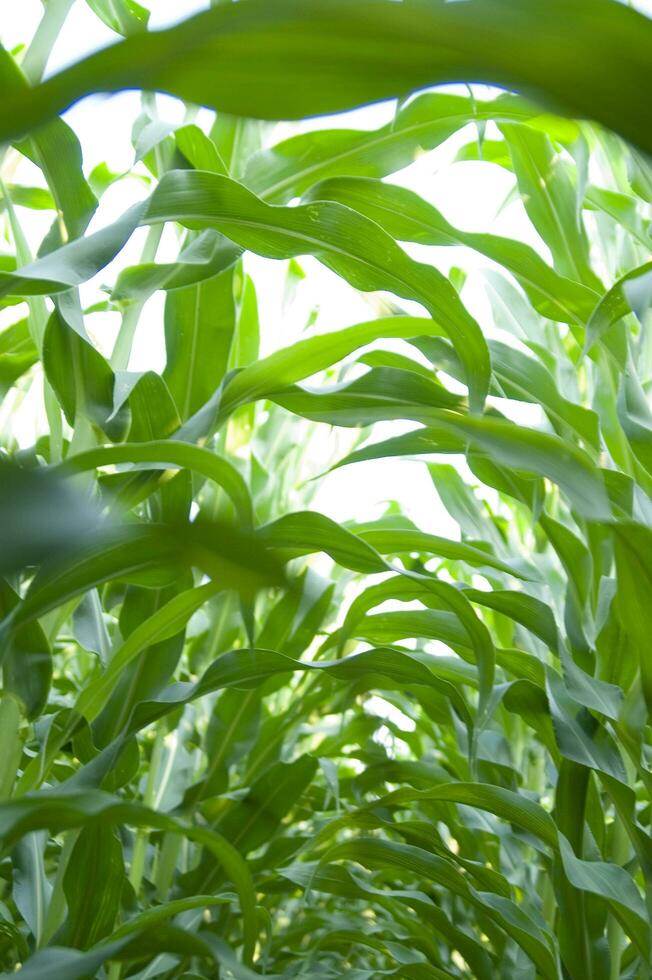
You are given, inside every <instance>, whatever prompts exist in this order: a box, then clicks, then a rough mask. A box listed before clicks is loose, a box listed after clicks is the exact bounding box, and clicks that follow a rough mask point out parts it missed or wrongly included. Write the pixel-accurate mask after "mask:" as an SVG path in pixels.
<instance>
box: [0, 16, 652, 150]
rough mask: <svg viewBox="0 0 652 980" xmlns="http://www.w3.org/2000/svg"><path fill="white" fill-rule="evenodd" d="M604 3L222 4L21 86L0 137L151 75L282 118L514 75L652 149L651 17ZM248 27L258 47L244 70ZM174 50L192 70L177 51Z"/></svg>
mask: <svg viewBox="0 0 652 980" xmlns="http://www.w3.org/2000/svg"><path fill="white" fill-rule="evenodd" d="M598 3H599V6H598V8H597V12H596V7H595V4H590V5H589V4H587V3H586V2H585V0H571V2H568V0H567V2H564V3H561V2H560V0H546V3H545V4H543V5H537V6H536V7H532V5H531V4H530V3H527V2H520V0H519V2H518V3H517V4H514V3H513V2H512V0H509V2H507V0H476V2H473V3H470V4H462V5H461V6H457V5H455V4H444V5H437V6H435V7H430V6H424V5H421V4H419V3H416V4H412V3H411V4H409V5H408V6H400V7H393V6H392V5H391V4H389V3H383V2H381V0H375V2H362V0H360V2H356V3H355V4H354V5H352V4H351V3H350V2H347V3H343V4H342V3H338V2H333V0H328V2H327V3H323V2H318V0H312V2H311V4H310V7H309V8H306V7H305V6H304V5H303V4H298V3H297V2H295V0H284V2H283V3H282V4H275V5H274V10H273V12H270V9H269V7H268V5H267V4H266V3H264V2H255V0H249V2H247V3H245V4H244V6H242V7H241V6H233V7H232V6H231V5H230V4H224V5H219V6H217V7H215V8H214V9H213V10H211V11H207V12H206V13H203V14H199V15H198V16H196V17H193V18H191V19H190V20H188V21H186V22H185V23H182V24H181V25H179V26H177V27H175V28H171V29H170V30H168V31H161V32H157V33H152V34H144V35H138V36H136V37H132V38H129V39H127V40H126V41H122V42H120V43H119V44H116V45H114V46H113V47H112V48H109V49H106V50H104V51H101V52H98V53H97V54H95V55H91V56H90V57H89V58H87V59H86V60H85V61H82V62H80V63H78V64H77V65H73V66H71V67H70V68H68V69H66V70H64V71H63V72H61V73H60V74H59V75H55V76H54V77H53V78H51V79H49V80H48V81H47V82H44V83H42V84H41V85H40V86H38V87H37V88H36V89H35V90H34V91H32V92H29V93H27V94H24V95H23V94H22V93H16V94H15V95H14V96H13V97H12V98H10V99H8V100H7V101H6V103H5V105H4V106H3V108H2V113H1V114H0V139H2V140H6V139H7V138H8V137H11V136H14V135H16V133H17V131H18V132H21V131H25V129H33V128H35V127H36V126H37V125H38V124H39V123H42V122H44V121H46V120H47V119H48V118H51V117H52V116H53V115H55V114H57V113H59V112H61V111H63V110H64V109H65V108H67V107H68V106H70V105H71V104H72V103H73V102H75V101H76V100H77V99H79V98H81V97H83V96H84V95H86V94H88V93H90V92H93V91H116V90H119V89H122V88H138V87H145V86H146V87H148V88H150V89H158V90H160V91H165V92H167V93H169V94H170V95H176V96H178V97H180V98H182V99H186V100H188V101H190V102H196V103H203V104H208V105H212V106H214V107H219V108H220V109H222V110H224V111H226V112H231V113H233V114H234V115H241V116H257V117H259V118H272V119H279V118H281V119H287V118H299V117H301V116H304V115H309V114H313V115H314V114H319V113H326V112H336V111H338V110H341V109H345V108H350V107H352V106H355V105H360V104H362V103H365V102H372V101H378V100H380V99H386V98H390V97H395V96H400V95H406V94H407V93H408V92H410V91H412V90H414V89H417V88H421V87H424V86H427V85H435V84H439V83H442V82H452V81H460V80H468V79H473V81H479V82H486V83H490V84H493V85H499V86H503V87H509V88H513V89H517V90H519V91H521V92H523V93H525V94H530V95H533V96H534V97H536V98H538V99H542V100H545V101H546V102H547V104H548V105H552V106H553V107H554V108H559V107H561V108H562V109H563V110H565V111H566V112H567V113H568V114H569V115H574V116H593V117H595V118H596V119H597V121H599V122H601V123H603V124H605V125H606V126H608V127H611V128H612V129H614V130H615V131H617V132H619V133H620V134H621V135H623V136H625V137H626V138H628V139H630V140H631V141H632V142H634V143H635V144H637V145H638V146H640V148H641V149H643V150H647V151H649V150H650V149H652V147H651V146H650V144H649V142H648V141H646V138H645V135H644V134H645V133H646V132H647V131H648V129H649V126H648V123H649V117H648V115H647V114H646V107H645V106H644V105H643V106H641V104H640V100H639V99H638V93H639V92H641V91H646V89H647V83H648V82H649V61H648V56H647V55H648V46H649V36H650V30H651V28H650V26H649V24H648V21H647V20H646V18H645V17H644V16H642V15H639V14H637V13H635V12H634V11H633V10H629V9H623V8H622V7H621V5H619V4H617V3H613V2H610V0H598ZM569 31H570V35H569ZM488 32H489V33H490V36H491V38H492V43H491V44H487V35H488ZM569 36H570V37H572V39H573V44H572V46H571V50H570V51H569V49H568V38H569ZM362 37H364V39H365V43H364V45H363V46H361V45H360V39H361V38H362ZM252 38H256V44H257V48H256V51H257V58H256V61H255V65H254V66H250V68H249V70H248V71H247V72H243V71H242V65H243V64H244V63H245V62H246V61H247V53H248V52H250V51H251V45H252V43H253V42H252ZM460 38H463V39H464V44H462V43H461V41H460ZM335 45H337V47H336V48H335ZM388 47H389V50H390V51H391V57H390V58H388V57H387V51H388ZM335 49H336V50H337V54H338V56H337V57H336V58H333V56H332V52H333V50H335ZM179 50H183V51H184V52H185V60H184V64H185V65H186V66H187V67H186V69H185V70H184V71H179V70H178V69H177V67H176V62H175V61H174V59H173V58H172V57H171V54H172V52H174V51H179ZM352 51H353V52H355V58H351V56H350V52H352ZM325 52H328V57H325V56H324V54H325ZM515 52H517V53H518V57H516V58H515ZM603 62H609V63H610V64H611V65H612V66H613V71H614V73H615V74H616V75H617V76H618V77H619V78H620V79H621V84H620V86H619V87H618V90H615V89H614V88H613V86H612V85H611V84H610V80H609V79H608V78H607V77H604V76H600V75H598V76H596V75H595V74H593V73H590V72H588V71H587V70H586V66H587V65H591V64H596V63H603ZM216 65H219V71H216V70H215V66H216ZM288 65H292V68H293V70H292V71H291V72H289V71H288ZM254 69H255V70H254Z"/></svg>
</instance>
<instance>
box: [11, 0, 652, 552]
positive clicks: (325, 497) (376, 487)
mask: <svg viewBox="0 0 652 980" xmlns="http://www.w3.org/2000/svg"><path fill="white" fill-rule="evenodd" d="M145 3H146V5H147V6H148V7H149V8H150V9H151V19H150V27H151V28H159V27H164V26H167V25H169V24H170V23H173V22H174V21H177V20H180V19H183V18H184V17H186V16H188V15H189V14H191V13H195V12H197V11H199V10H201V9H204V8H205V7H206V6H207V5H208V4H207V3H205V2H201V0H145ZM637 6H639V7H641V8H643V9H645V10H646V12H649V13H651V14H652V0H641V2H640V3H638V4H637ZM3 7H4V10H3ZM41 12H42V6H41V3H40V0H5V2H4V4H0V38H1V40H2V43H3V44H4V45H5V46H6V47H7V48H10V49H11V48H13V47H14V46H15V45H17V44H19V43H24V42H28V41H29V40H30V39H31V36H32V34H33V32H34V29H35V28H36V25H37V24H38V21H39V18H40V15H41ZM116 39H117V38H116V35H115V34H113V33H112V32H111V31H110V30H109V29H108V28H107V27H105V26H104V24H102V22H101V21H100V20H99V18H98V17H97V16H96V15H95V14H93V12H92V11H91V10H90V9H89V8H88V7H87V5H86V3H85V2H83V0H77V2H76V3H75V5H74V7H73V9H72V12H71V14H70V16H69V17H68V20H67V22H66V25H65V27H64V30H63V32H62V34H61V35H60V37H59V39H58V42H57V45H56V47H55V49H54V51H53V54H52V57H51V59H50V62H49V64H48V70H47V73H48V74H50V73H52V72H54V71H56V70H58V69H60V68H62V67H64V66H65V65H67V64H69V63H70V62H72V61H76V60H78V59H79V58H81V57H82V56H84V55H86V54H88V53H89V52H91V51H93V50H95V49H97V48H100V47H103V46H105V45H107V44H110V43H112V42H114V41H115V40H116ZM479 94H480V93H479ZM158 105H159V112H160V115H161V116H162V118H164V119H165V120H169V121H171V122H180V121H181V116H182V114H183V109H182V107H181V106H180V104H179V103H175V101H174V100H172V99H169V98H167V97H159V100H158ZM139 111H140V99H139V95H138V94H137V93H122V94H119V95H117V96H112V97H110V98H107V97H103V96H102V97H100V96H96V97H92V98H89V99H86V100H85V101H84V102H82V103H80V104H78V105H77V106H75V107H73V108H72V109H71V110H70V111H69V112H68V113H66V115H65V117H64V118H66V120H67V121H68V123H69V124H70V125H71V126H72V127H73V129H74V130H75V132H76V133H77V135H78V137H79V139H80V141H81V145H82V149H83V153H84V170H85V172H86V173H87V174H88V173H89V172H90V171H91V170H92V169H93V167H95V166H96V165H97V164H98V163H100V162H102V161H106V162H107V163H108V165H109V168H110V169H111V170H114V171H117V172H123V171H125V170H127V169H128V168H129V167H131V165H132V163H133V148H132V145H131V127H132V125H133V122H134V120H135V119H136V117H137V116H138V114H139ZM393 111H394V106H393V104H392V105H388V104H385V105H380V106H374V107H370V108H367V109H363V110H358V111H356V112H354V113H349V114H346V115H345V116H339V117H337V123H336V125H337V126H339V127H341V126H349V125H351V126H355V127H356V128H375V127H377V126H379V125H382V124H383V123H384V122H386V121H387V120H389V119H391V117H392V114H393ZM210 118H211V116H210V115H209V114H208V113H206V112H205V111H202V112H201V113H200V115H199V117H198V119H197V120H196V121H197V122H198V123H199V124H200V125H201V124H203V122H204V121H205V120H210ZM329 125H333V119H332V118H330V119H327V118H323V119H320V120H308V121H306V122H303V123H300V124H292V126H289V125H286V124H282V125H280V126H279V127H278V128H277V131H276V133H275V136H274V140H273V141H276V140H277V139H280V138H283V137H284V136H286V135H289V134H290V133H292V132H296V131H297V129H298V128H301V129H310V128H313V129H314V128H317V127H318V126H319V127H321V126H329ZM472 136H473V131H472V130H470V129H469V130H467V131H466V132H465V134H464V136H461V135H460V134H458V135H457V136H456V137H454V138H453V139H452V140H449V141H448V142H447V143H446V144H445V146H444V147H443V148H441V149H440V150H438V151H435V152H434V153H431V154H426V155H424V156H423V157H421V158H420V159H418V160H417V161H416V162H415V163H414V164H413V165H412V166H411V167H409V168H408V169H407V170H405V171H403V172H401V173H400V174H397V175H395V176H393V177H392V178H391V180H392V181H393V182H395V183H400V184H404V185H406V186H409V187H411V188H412V189H413V190H416V191H417V192H418V193H419V194H421V195H422V196H423V197H424V198H425V199H426V200H428V201H430V202H432V203H433V204H434V205H435V206H436V207H437V208H438V209H439V210H440V211H441V212H442V213H443V214H444V215H445V217H446V218H447V219H448V220H449V221H451V223H452V224H454V225H457V226H458V227H460V228H463V229H467V230H473V231H481V230H482V231H491V232H493V233H495V234H503V235H507V236H510V237H513V238H518V239H520V240H521V241H526V242H528V243H529V244H531V245H533V246H534V247H535V248H537V249H538V250H539V251H540V252H541V254H542V255H543V256H544V257H545V258H549V256H548V255H547V252H546V248H545V246H544V245H543V244H542V243H541V242H540V240H539V239H538V237H537V235H536V233H535V232H534V231H533V229H532V228H531V226H530V224H529V222H528V221H527V219H526V217H525V212H524V210H523V208H522V205H521V204H520V203H519V202H513V203H510V204H509V206H508V207H506V208H505V209H504V210H501V206H502V205H503V202H504V201H505V198H506V196H507V194H508V193H509V191H510V189H511V187H512V185H513V178H512V177H511V175H510V174H508V173H507V172H506V171H503V170H502V169H501V168H500V167H496V166H492V165H491V164H485V163H474V162H465V163H455V164H453V163H452V160H453V157H454V154H455V151H456V150H457V148H458V147H459V146H460V145H463V144H464V143H466V142H468V141H469V140H470V139H471V138H472ZM37 174H38V171H36V169H35V168H31V167H30V165H29V164H27V163H26V164H24V165H23V166H22V168H21V170H20V171H19V172H18V174H17V175H16V177H15V178H14V179H15V180H16V182H19V183H35V182H36V180H37V176H36V175H37ZM146 192H147V189H146V187H145V185H144V184H142V183H140V182H138V181H136V180H125V181H120V182H118V183H117V184H116V185H113V186H112V187H111V188H109V190H108V191H107V192H106V194H105V195H104V197H103V199H102V203H101V206H100V208H99V209H98V212H97V214H96V216H95V217H94V219H93V222H92V225H91V228H90V229H89V230H96V229H97V228H99V227H102V226H103V225H106V224H108V223H110V222H111V221H113V220H115V218H116V217H117V216H118V215H119V214H120V213H121V212H122V211H124V210H125V209H126V208H127V207H129V205H130V204H132V203H133V202H134V201H135V200H137V199H139V198H141V197H143V196H144V194H145V193H146ZM20 219H21V222H22V223H23V224H24V228H25V230H26V232H27V235H28V238H29V240H30V244H31V246H32V248H34V249H35V248H36V247H37V246H38V243H39V241H40V239H41V237H42V236H43V235H44V234H45V232H46V230H47V228H48V226H49V223H50V220H51V215H49V214H48V213H47V212H46V213H44V214H40V213H38V212H30V211H27V210H26V209H20ZM144 234H145V230H144V229H141V230H139V232H137V233H136V235H134V236H133V239H132V240H131V241H130V242H129V243H128V245H127V247H126V248H125V249H124V250H123V252H122V253H121V254H120V256H119V257H118V258H117V259H116V260H115V262H114V263H112V265H111V266H110V267H108V268H107V269H105V270H103V272H102V273H101V274H100V275H99V276H98V277H97V278H96V280H94V281H93V282H92V283H89V284H87V285H86V286H85V287H83V290H82V302H83V303H84V304H90V303H92V302H95V301H97V299H98V298H102V294H101V293H98V288H99V286H101V285H102V284H103V283H106V282H113V281H114V277H115V274H116V273H117V271H118V270H119V269H120V268H122V267H124V266H126V265H130V264H133V263H136V262H138V260H139V256H140V250H141V248H142V243H143V237H144ZM166 246H167V250H166ZM405 247H406V250H407V251H409V252H410V253H411V254H413V255H414V256H415V257H418V258H419V259H420V260H421V261H427V262H431V263H433V264H435V265H437V267H438V268H440V269H441V271H442V272H444V273H448V271H449V269H450V267H451V265H461V266H463V267H464V269H465V270H466V271H467V272H468V279H467V283H466V285H465V288H464V291H463V299H464V302H465V303H466V305H467V307H468V308H469V310H470V312H471V313H473V315H475V316H476V318H477V319H478V320H479V322H480V323H481V325H482V327H483V329H485V331H486V332H489V333H490V332H492V330H491V317H490V312H489V305H488V302H487V299H486V296H485V292H484V284H483V277H482V269H483V268H487V267H490V263H488V261H487V260H486V259H484V258H482V257H480V256H476V255H475V254H474V253H472V252H470V250H462V249H459V248H437V249H433V248H428V247H425V246H422V247H419V246H409V245H408V246H405ZM177 250H178V246H177V244H176V242H175V241H174V236H173V235H172V234H171V233H170V235H169V236H164V239H163V243H162V248H161V250H160V251H159V254H158V259H159V260H166V259H168V258H170V259H172V258H174V257H175V256H176V252H177ZM167 252H169V254H167ZM247 264H248V268H249V271H250V272H252V274H253V276H254V280H255V282H256V284H257V286H258V294H259V308H260V313H261V327H262V336H263V353H268V352H269V351H270V350H273V349H275V348H277V347H282V346H285V345H287V344H289V343H291V342H292V341H293V340H295V339H296V338H297V337H298V336H299V335H300V334H301V331H302V329H303V326H304V324H305V321H306V318H307V315H308V314H309V313H310V311H311V309H312V308H314V307H315V306H317V307H318V308H319V316H318V319H317V322H316V324H315V326H314V327H313V328H312V332H317V331H319V332H325V331H329V330H333V329H337V328H340V327H343V326H348V325H350V324H353V323H356V322H360V321H363V320H369V319H372V318H373V317H374V316H375V315H377V309H375V308H374V305H373V304H374V300H373V297H372V298H370V297H365V296H363V295H362V294H359V293H356V292H355V291H354V290H353V289H351V288H350V287H349V286H348V285H347V284H346V283H344V282H343V281H342V280H340V279H338V277H337V276H335V275H334V274H333V273H331V272H329V271H328V270H326V269H324V268H323V267H322V266H320V265H319V263H317V262H316V261H315V260H314V259H311V258H307V259H301V260H300V264H301V265H302V267H303V269H304V270H305V272H306V273H307V276H306V279H305V280H303V282H302V283H301V284H300V285H299V287H298V290H297V294H296V297H295V301H294V303H293V305H292V307H291V309H290V310H289V311H288V310H285V311H282V310H281V306H282V300H283V293H284V288H285V264H282V263H276V262H273V261H272V260H266V259H261V258H258V257H255V256H251V257H248V258H247ZM163 305H164V294H163V293H160V292H159V293H157V294H156V295H155V296H154V297H153V298H152V299H151V300H150V301H149V302H148V303H147V305H146V307H145V310H144V311H143V315H142V317H141V321H140V324H139V329H138V334H137V337H136V343H135V345H134V351H133V355H132V360H131V362H130V369H131V370H145V369H154V370H161V369H162V368H163V366H164V363H165V353H164V346H163ZM402 305H403V306H405V307H406V308H408V309H409V310H410V311H414V312H421V311H420V308H419V307H418V306H417V304H408V303H402ZM15 310H16V308H14V312H11V311H5V313H3V314H1V315H0V325H1V326H4V325H5V324H6V323H8V322H11V321H12V320H14V319H16V318H17V316H16V312H15ZM118 324H119V317H118V315H117V314H100V315H94V316H92V317H89V318H87V329H89V332H90V333H91V335H92V337H93V339H94V340H95V342H96V343H97V344H98V346H99V347H100V349H102V351H103V352H104V353H105V354H108V353H109V352H110V350H111V346H112V343H113V339H114V337H115V332H116V330H117V326H118ZM383 346H385V347H386V348H387V347H389V346H390V344H388V343H385V344H383ZM397 349H399V348H397ZM410 354H411V356H415V355H414V351H413V350H412V349H411V348H410ZM528 408H529V406H524V405H522V404H521V405H519V408H518V411H519V418H520V419H521V420H526V419H527V418H528V417H529V418H533V419H535V418H536V417H537V416H536V414H534V415H532V414H531V413H530V414H529V415H528V412H527V411H525V410H526V409H528ZM3 415H4V413H3ZM23 418H26V419H27V422H26V423H23V424H22V425H21V426H20V427H17V428H16V429H15V432H16V436H17V438H18V439H19V441H20V443H21V444H22V445H31V444H33V442H34V439H35V436H36V431H35V429H36V426H37V424H38V420H37V419H36V417H35V413H32V415H31V418H30V416H29V413H27V414H24V413H23ZM8 421H9V420H6V419H5V418H4V417H3V418H2V420H1V421H0V424H2V425H3V426H4V425H6V424H7V422H8ZM40 424H41V425H42V422H41V423H40ZM410 427H411V426H410ZM403 428H406V426H404V427H403ZM347 431H348V430H345V431H344V433H343V436H342V431H341V430H340V434H339V436H338V435H337V433H336V430H332V429H330V428H329V427H328V426H319V436H320V438H319V439H318V440H317V441H316V442H315V444H314V445H313V446H311V448H310V450H309V452H308V453H307V457H306V475H313V474H316V473H318V472H319V471H320V469H322V468H323V462H324V459H325V458H327V457H328V456H329V455H330V454H331V452H332V448H333V444H332V440H333V439H336V438H338V439H342V437H343V438H344V440H345V441H344V443H343V446H344V447H346V444H347V442H346V440H347ZM396 432H397V428H396V425H395V424H393V423H386V424H384V425H380V426H377V427H376V430H375V432H374V441H375V440H376V439H380V438H384V437H386V436H388V435H393V434H396ZM337 455H343V451H342V452H340V453H338V454H337ZM447 461H449V462H452V461H453V457H448V458H447ZM390 499H396V500H399V501H400V503H401V505H402V508H403V510H404V511H405V512H406V513H407V514H408V515H409V516H410V517H411V518H412V519H413V520H415V521H416V523H417V524H418V525H419V526H420V527H422V528H423V529H424V530H427V531H431V532H434V533H439V534H445V535H449V536H453V537H455V536H457V532H456V528H455V526H454V525H453V522H452V521H451V520H450V518H449V517H448V515H447V514H446V513H445V511H444V510H443V507H442V506H441V505H440V503H439V500H438V498H437V496H436V494H435V493H434V492H433V488H432V484H431V482H430V479H429V476H428V473H427V470H426V468H425V466H424V465H423V464H422V463H419V462H408V461H405V460H387V461H385V460H383V461H375V462H372V463H366V464H365V465H364V466H360V465H358V466H351V467H345V468H344V469H342V470H339V471H337V472H336V473H334V474H331V475H329V476H328V477H327V478H326V479H325V480H323V481H322V482H321V484H320V488H319V491H318V494H317V497H316V498H315V500H314V501H313V503H312V506H313V507H314V508H315V509H317V510H321V511H322V512H323V513H326V514H328V515H329V516H331V517H333V518H334V519H336V520H338V521H342V520H347V519H356V520H370V519H373V518H375V517H377V516H379V515H380V513H382V510H383V509H384V502H386V501H387V500H390Z"/></svg>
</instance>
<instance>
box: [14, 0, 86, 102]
mask: <svg viewBox="0 0 652 980" xmlns="http://www.w3.org/2000/svg"><path fill="white" fill-rule="evenodd" d="M74 2H75V0H48V3H47V4H46V7H45V10H44V12H43V16H42V18H41V20H40V22H39V25H38V27H37V28H36V32H35V34H34V37H33V38H32V42H31V44H30V46H29V48H28V49H27V52H26V53H25V57H24V58H23V63H22V69H23V72H24V73H25V76H26V77H27V80H28V81H29V82H31V83H32V85H35V84H36V82H40V80H41V78H42V77H43V73H44V71H45V69H46V67H47V63H48V60H49V58H50V55H51V54H52V49H53V47H54V45H55V42H56V40H57V38H58V37H59V34H60V33H61V28H62V27H63V25H64V23H65V20H66V17H67V16H68V14H69V12H70V8H71V7H72V5H73V3H74Z"/></svg>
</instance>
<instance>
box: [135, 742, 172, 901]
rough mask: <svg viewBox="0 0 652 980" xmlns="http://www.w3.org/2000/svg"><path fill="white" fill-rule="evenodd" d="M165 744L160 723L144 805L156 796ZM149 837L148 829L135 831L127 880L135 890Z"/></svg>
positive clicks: (149, 805) (142, 867)
mask: <svg viewBox="0 0 652 980" xmlns="http://www.w3.org/2000/svg"><path fill="white" fill-rule="evenodd" d="M164 744H165V729H164V728H163V726H162V725H161V726H160V727H159V729H158V731H157V732H156V738H155V740H154V747H153V748H152V757H151V759H150V765H149V771H148V773H147V783H146V785H145V793H144V794H143V803H144V805H145V806H148V807H151V806H152V805H153V803H154V800H155V798H156V781H157V779H158V770H159V767H160V765H161V759H162V756H163V748H164ZM148 839H149V831H147V830H146V829H143V828H140V829H139V830H138V831H137V832H136V839H135V841H134V849H133V854H132V858H131V869H130V871H129V881H130V883H131V885H132V887H133V889H134V891H135V892H136V894H138V892H139V891H140V886H141V884H142V880H143V874H144V872H145V858H146V856H147V841H148Z"/></svg>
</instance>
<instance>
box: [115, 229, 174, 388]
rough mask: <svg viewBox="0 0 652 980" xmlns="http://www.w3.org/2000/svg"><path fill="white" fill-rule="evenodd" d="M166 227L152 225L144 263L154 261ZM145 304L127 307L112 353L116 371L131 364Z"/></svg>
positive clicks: (138, 302)
mask: <svg viewBox="0 0 652 980" xmlns="http://www.w3.org/2000/svg"><path fill="white" fill-rule="evenodd" d="M164 227H165V226H164V225H162V224H160V225H150V227H149V230H148V232H147V238H146V239H145V244H144V246H143V250H142V252H141V255H140V262H141V263H143V264H144V263H147V262H153V261H154V259H155V258H156V253H157V251H158V247H159V243H160V241H161V236H162V235H163V228H164ZM144 306H145V302H144V301H142V300H137V301H136V302H134V303H132V304H131V305H130V306H128V307H127V309H126V310H125V312H124V314H123V316H122V323H121V324H120V330H119V332H118V336H117V338H116V341H115V344H114V346H113V352H112V354H111V367H112V368H113V369H114V371H126V370H127V368H128V366H129V357H130V355H131V348H132V346H133V342H134V337H135V335H136V328H137V327H138V321H139V320H140V314H141V313H142V312H143V307H144Z"/></svg>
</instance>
